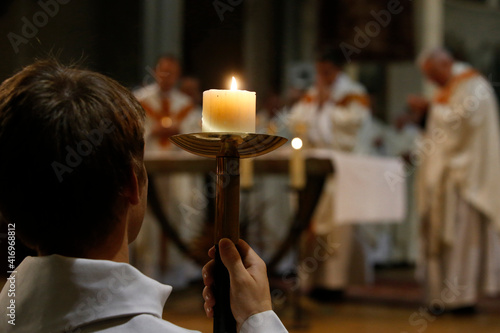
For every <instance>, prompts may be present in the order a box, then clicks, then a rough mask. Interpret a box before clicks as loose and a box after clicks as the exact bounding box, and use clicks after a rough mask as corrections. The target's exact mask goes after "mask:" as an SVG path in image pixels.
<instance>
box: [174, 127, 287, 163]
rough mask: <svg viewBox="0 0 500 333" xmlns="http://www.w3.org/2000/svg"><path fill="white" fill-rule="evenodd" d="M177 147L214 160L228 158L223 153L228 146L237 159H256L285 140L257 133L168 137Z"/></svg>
mask: <svg viewBox="0 0 500 333" xmlns="http://www.w3.org/2000/svg"><path fill="white" fill-rule="evenodd" d="M170 140H171V141H172V142H173V143H174V144H175V145H176V146H178V147H180V148H182V149H184V150H186V151H188V152H190V153H192V154H195V155H198V156H203V157H209V158H215V157H217V156H221V154H223V155H224V156H228V154H227V152H223V150H224V147H225V146H227V145H228V144H230V145H231V147H233V148H235V149H236V150H237V153H238V155H237V156H238V157H239V158H249V157H256V156H260V155H264V154H267V153H269V152H271V151H273V150H275V149H276V148H278V147H280V146H281V145H283V144H284V143H285V142H286V141H287V139H285V138H283V137H280V136H275V135H267V134H257V133H218V132H217V133H210V132H203V133H191V134H178V135H174V136H171V137H170Z"/></svg>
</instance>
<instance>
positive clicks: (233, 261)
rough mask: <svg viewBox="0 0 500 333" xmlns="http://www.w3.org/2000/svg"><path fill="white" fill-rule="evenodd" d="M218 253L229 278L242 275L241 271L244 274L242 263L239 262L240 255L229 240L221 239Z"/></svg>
mask: <svg viewBox="0 0 500 333" xmlns="http://www.w3.org/2000/svg"><path fill="white" fill-rule="evenodd" d="M219 252H220V257H221V260H222V262H223V263H224V266H226V268H227V270H228V271H229V275H230V276H231V277H233V276H235V275H238V274H242V272H243V271H245V272H246V269H245V266H243V262H242V261H241V256H240V253H239V252H238V250H237V249H236V246H235V245H234V243H233V242H232V241H231V240H229V239H227V238H223V239H221V240H220V241H219Z"/></svg>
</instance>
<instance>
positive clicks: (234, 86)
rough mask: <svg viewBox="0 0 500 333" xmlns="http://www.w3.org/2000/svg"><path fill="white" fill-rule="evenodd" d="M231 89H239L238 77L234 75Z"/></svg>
mask: <svg viewBox="0 0 500 333" xmlns="http://www.w3.org/2000/svg"><path fill="white" fill-rule="evenodd" d="M231 90H238V85H237V84H236V79H235V78H234V76H233V81H232V82H231Z"/></svg>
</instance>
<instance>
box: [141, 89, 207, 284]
mask: <svg viewBox="0 0 500 333" xmlns="http://www.w3.org/2000/svg"><path fill="white" fill-rule="evenodd" d="M134 95H135V96H136V98H137V99H138V100H139V101H140V102H141V103H145V104H147V106H148V107H149V108H150V109H152V110H154V111H157V110H160V109H161V106H162V105H161V99H162V93H161V91H160V89H159V87H158V85H157V84H151V85H149V86H146V87H144V88H141V89H139V90H137V91H135V92H134ZM167 97H168V99H169V101H170V114H171V115H172V116H175V115H176V114H178V113H179V112H180V111H181V110H182V109H183V108H185V107H187V106H189V105H190V104H192V102H191V99H190V98H189V96H187V95H185V94H183V93H182V92H180V91H178V90H177V89H172V90H171V91H169V92H168V93H167ZM155 125H156V120H155V119H153V118H152V117H149V116H147V117H146V123H145V141H146V146H145V150H146V152H158V151H167V150H178V149H179V148H177V147H176V146H174V145H173V144H171V143H170V144H169V145H167V146H163V145H161V144H160V143H159V139H158V138H156V137H154V136H152V131H153V128H154V126H155ZM179 130H180V132H181V133H192V132H200V131H201V110H199V108H194V109H192V110H191V112H190V113H189V115H188V116H187V117H186V118H184V120H183V121H182V123H181V124H179ZM154 181H155V185H156V190H157V193H158V196H159V200H160V202H162V203H163V204H164V207H165V210H166V212H167V218H168V219H169V220H170V222H171V223H172V224H173V225H175V226H176V227H177V230H178V232H179V234H180V236H181V238H183V239H185V240H190V239H192V238H193V237H195V236H196V235H197V234H198V233H199V232H200V228H201V226H202V223H203V221H204V219H205V207H200V206H199V204H198V203H199V200H196V198H198V196H199V195H200V194H201V193H204V192H203V191H202V190H203V185H204V183H203V178H202V176H200V175H193V174H183V173H178V174H174V175H167V174H165V175H159V176H155V180H154ZM161 232H162V231H161V228H160V225H159V223H158V221H157V220H156V218H155V217H154V215H153V214H152V212H151V211H150V210H149V209H148V210H147V211H146V215H145V217H144V224H143V227H142V229H141V232H140V233H139V235H138V237H137V240H136V242H134V251H133V253H134V254H135V256H134V257H133V258H134V265H136V266H137V267H138V268H139V269H140V270H141V271H142V272H144V273H145V274H146V275H148V276H151V277H154V278H156V279H158V280H160V281H162V282H165V283H168V284H170V285H173V286H174V287H184V286H186V285H187V283H189V281H190V280H191V279H193V278H197V277H199V275H200V272H199V270H198V269H197V267H196V266H195V265H194V264H192V263H191V262H189V261H187V260H186V258H185V257H184V256H182V255H181V253H180V252H179V251H178V250H177V248H175V247H174V246H173V244H170V246H169V248H168V259H167V261H168V262H167V263H165V262H160V258H161V256H160V239H161V238H160V235H161ZM165 265H168V266H167V270H166V271H162V270H161V269H160V268H162V267H164V266H165Z"/></svg>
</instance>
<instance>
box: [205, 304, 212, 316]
mask: <svg viewBox="0 0 500 333" xmlns="http://www.w3.org/2000/svg"><path fill="white" fill-rule="evenodd" d="M203 308H204V309H205V313H206V314H207V317H208V318H212V317H213V316H214V309H213V308H212V307H210V306H208V305H207V304H203Z"/></svg>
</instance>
